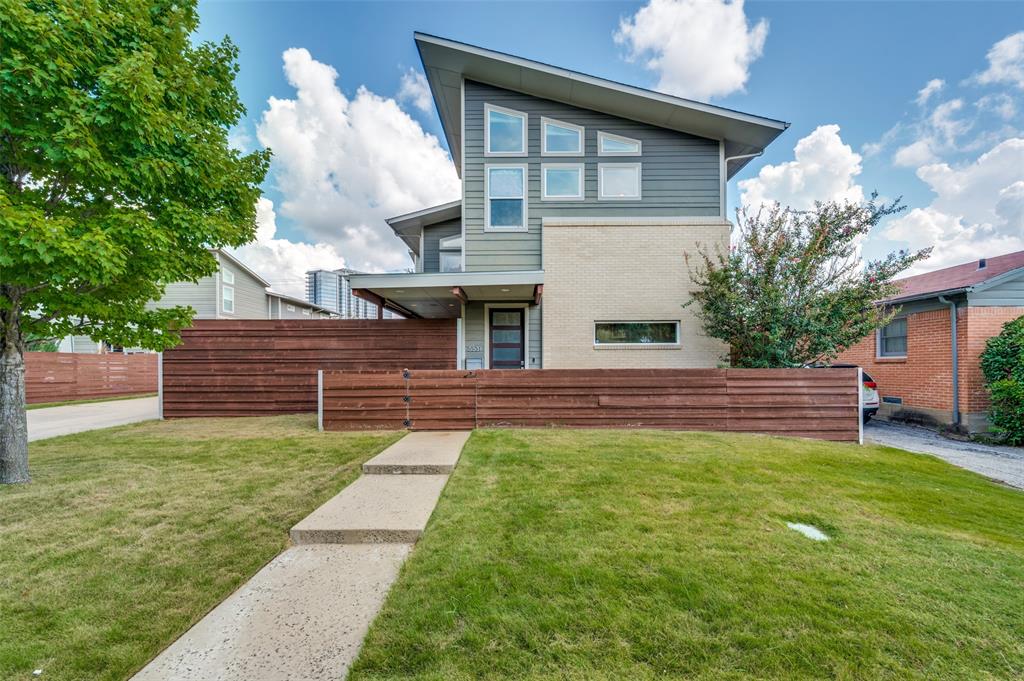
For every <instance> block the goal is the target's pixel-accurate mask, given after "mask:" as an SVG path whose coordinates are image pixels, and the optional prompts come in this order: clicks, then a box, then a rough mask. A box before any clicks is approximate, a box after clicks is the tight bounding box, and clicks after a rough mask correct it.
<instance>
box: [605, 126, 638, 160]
mask: <svg viewBox="0 0 1024 681" xmlns="http://www.w3.org/2000/svg"><path fill="white" fill-rule="evenodd" d="M641 149H642V145H641V144H640V140H635V139H633V138H632V137H623V136H622V135H613V134H612V133H610V132H600V131H599V132H598V133H597V155H598V156H639V155H640V153H641Z"/></svg>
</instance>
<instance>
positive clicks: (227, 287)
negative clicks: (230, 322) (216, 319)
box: [220, 284, 235, 314]
mask: <svg viewBox="0 0 1024 681" xmlns="http://www.w3.org/2000/svg"><path fill="white" fill-rule="evenodd" d="M228 292H230V293H231V309H230V310H229V309H228V308H227V305H225V304H224V303H226V302H227V295H226V294H227V293H228ZM220 311H221V312H223V313H224V314H235V287H234V285H233V284H221V286H220Z"/></svg>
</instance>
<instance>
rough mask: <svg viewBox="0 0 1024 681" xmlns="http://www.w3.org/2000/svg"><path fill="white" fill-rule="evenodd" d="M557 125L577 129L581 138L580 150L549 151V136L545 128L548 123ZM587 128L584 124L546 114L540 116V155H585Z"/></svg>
mask: <svg viewBox="0 0 1024 681" xmlns="http://www.w3.org/2000/svg"><path fill="white" fill-rule="evenodd" d="M549 124H550V125H557V126H558V127H560V128H568V129H570V130H575V131H576V134H577V135H578V137H579V140H580V148H579V150H578V151H548V136H547V132H546V131H545V128H546V127H547V126H548V125H549ZM586 140H587V138H586V130H585V129H584V128H583V126H582V125H576V124H575V123H567V122H565V121H560V120H557V119H554V118H548V117H546V116H541V117H540V155H541V156H583V155H584V154H585V153H586V147H585V145H586Z"/></svg>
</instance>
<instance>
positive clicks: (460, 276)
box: [349, 270, 544, 300]
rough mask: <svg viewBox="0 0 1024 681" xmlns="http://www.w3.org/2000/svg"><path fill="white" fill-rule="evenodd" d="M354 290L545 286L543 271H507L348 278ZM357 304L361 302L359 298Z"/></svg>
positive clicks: (400, 274) (356, 276) (379, 275)
mask: <svg viewBox="0 0 1024 681" xmlns="http://www.w3.org/2000/svg"><path fill="white" fill-rule="evenodd" d="M349 282H350V285H351V286H352V287H353V288H368V289H392V288H394V289H398V288H422V287H432V286H441V287H445V288H448V287H452V286H509V285H512V286H516V285H520V284H543V283H544V270H507V271H491V272H425V273H422V274H415V273H411V272H392V273H390V274H353V275H350V276H349ZM357 300H362V299H361V298H357Z"/></svg>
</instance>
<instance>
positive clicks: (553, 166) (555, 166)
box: [540, 163, 586, 201]
mask: <svg viewBox="0 0 1024 681" xmlns="http://www.w3.org/2000/svg"><path fill="white" fill-rule="evenodd" d="M549 169H550V170H568V169H571V170H578V171H579V175H580V176H579V182H578V183H577V184H578V188H577V193H576V195H575V196H548V172H547V171H548V170H549ZM585 173H586V170H585V166H584V164H582V163H541V164H540V200H541V201H584V200H585V199H586V195H585V194H586V190H585V189H584V186H585V182H584V175H585Z"/></svg>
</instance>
